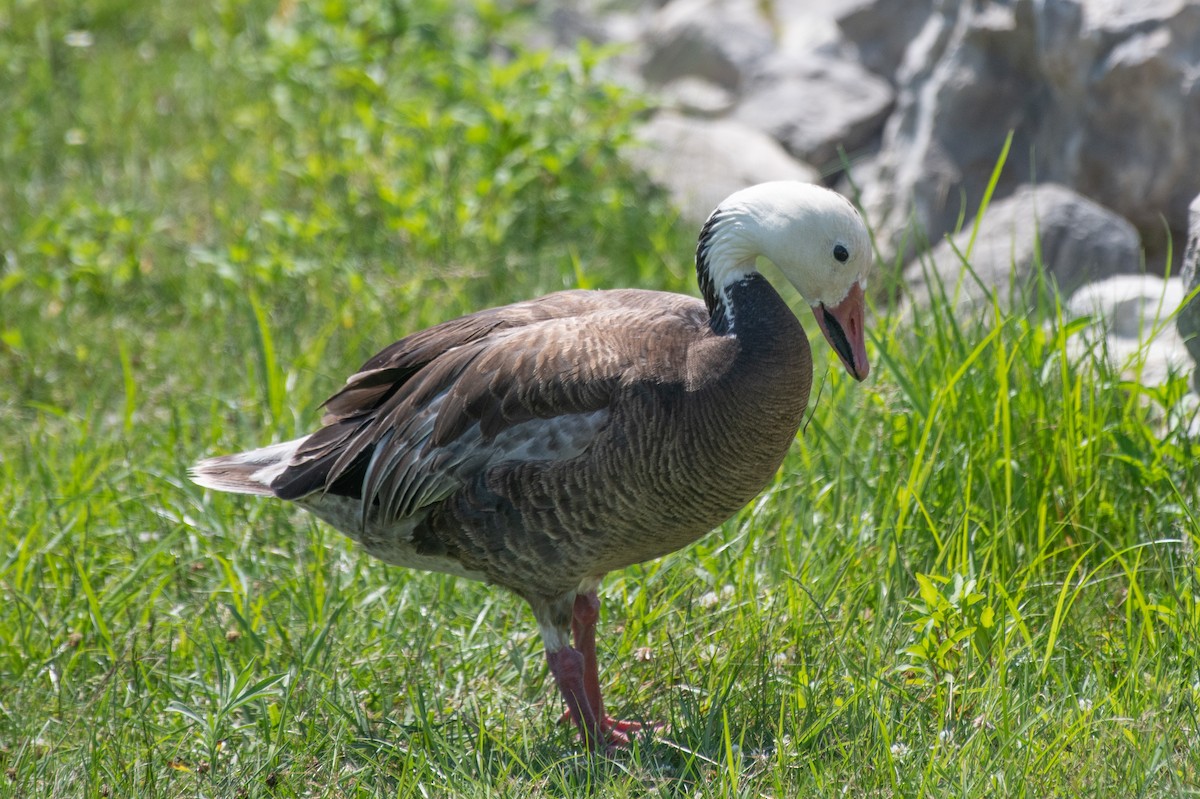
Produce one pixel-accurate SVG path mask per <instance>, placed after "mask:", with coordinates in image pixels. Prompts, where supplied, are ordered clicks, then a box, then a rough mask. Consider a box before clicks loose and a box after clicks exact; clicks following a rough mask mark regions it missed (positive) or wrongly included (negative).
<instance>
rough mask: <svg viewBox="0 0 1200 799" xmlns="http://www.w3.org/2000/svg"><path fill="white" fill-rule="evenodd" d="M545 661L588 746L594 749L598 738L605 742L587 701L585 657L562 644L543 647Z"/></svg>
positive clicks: (597, 718) (597, 743)
mask: <svg viewBox="0 0 1200 799" xmlns="http://www.w3.org/2000/svg"><path fill="white" fill-rule="evenodd" d="M546 662H547V663H549V664H550V673H551V674H553V675H554V682H555V683H557V684H558V690H559V691H560V692H561V693H562V695H563V699H565V700H566V702H567V713H568V715H570V717H571V718H572V719H573V720H574V722H575V726H577V727H579V734H580V735H582V736H583V740H584V743H586V744H587V746H588V748H589V749H592V750H597V749H599V748H600V746H601V741H604V742H605V743H607V742H608V736H607V735H606V734H605V732H604V729H603V727H602V726H601V724H600V717H599V715H598V714H597V713H596V712H595V711H594V710H592V706H591V703H590V702H589V701H588V697H587V688H586V686H585V680H584V676H583V675H584V670H585V669H584V658H583V655H581V654H580V653H579V652H578V651H577V650H574V649H572V648H571V647H569V646H564V647H563V648H562V649H560V650H558V651H557V652H551V651H550V650H546Z"/></svg>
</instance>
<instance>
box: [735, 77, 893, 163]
mask: <svg viewBox="0 0 1200 799" xmlns="http://www.w3.org/2000/svg"><path fill="white" fill-rule="evenodd" d="M892 101H893V92H892V89H891V86H889V85H888V83H887V81H885V80H883V79H881V78H879V77H876V76H875V75H872V74H871V73H870V72H867V71H866V70H865V69H863V68H862V67H861V66H859V65H858V64H856V63H855V62H853V61H849V60H846V59H843V58H838V57H833V56H830V55H813V54H809V55H802V56H787V57H785V56H777V57H773V58H772V59H770V60H769V61H768V63H767V64H766V65H765V66H764V68H763V69H762V70H761V71H760V72H759V73H758V74H757V75H756V76H755V77H754V79H753V82H752V84H751V85H750V86H749V87H748V88H747V90H746V92H745V94H744V96H743V99H742V102H741V103H740V104H739V105H738V108H737V111H736V114H735V115H736V117H737V118H738V119H739V120H741V121H743V122H745V123H746V124H748V125H752V126H753V127H756V128H758V129H760V130H764V131H766V132H767V133H769V134H771V135H772V136H774V137H775V139H777V140H778V141H779V142H780V143H781V144H783V146H784V147H785V148H786V149H787V150H788V152H790V153H792V154H793V155H795V156H796V157H797V158H800V159H802V160H804V161H808V162H809V163H812V164H815V165H816V166H817V167H819V168H822V170H823V171H825V172H829V171H839V170H838V161H839V157H838V147H839V146H840V147H842V148H844V149H845V150H846V152H847V153H853V152H855V151H858V150H860V149H861V148H863V147H865V146H866V145H868V143H870V142H872V141H874V140H876V139H878V137H879V135H880V133H881V132H882V130H883V123H884V120H885V119H886V118H887V114H888V111H890V110H891V107H892ZM827 167H832V169H830V168H827Z"/></svg>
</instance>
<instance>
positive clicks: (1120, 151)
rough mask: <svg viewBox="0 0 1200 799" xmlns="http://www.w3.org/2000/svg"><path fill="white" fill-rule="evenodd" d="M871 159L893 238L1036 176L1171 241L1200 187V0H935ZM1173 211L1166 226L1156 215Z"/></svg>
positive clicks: (868, 185)
mask: <svg viewBox="0 0 1200 799" xmlns="http://www.w3.org/2000/svg"><path fill="white" fill-rule="evenodd" d="M896 78H897V85H898V93H897V100H896V111H895V112H894V113H893V114H892V116H891V118H890V119H889V121H888V123H887V125H886V126H885V128H884V134H883V141H882V145H881V148H880V157H879V159H878V162H877V164H876V167H875V168H874V169H872V170H866V171H864V174H862V175H859V174H857V173H856V175H855V177H856V179H857V180H858V182H859V183H860V184H862V185H863V186H864V196H863V202H864V204H865V206H866V207H867V210H868V213H869V214H870V215H871V217H872V219H874V220H876V222H877V224H878V227H879V230H878V232H879V234H880V238H881V239H882V245H883V248H884V250H885V252H888V251H889V250H890V249H895V248H897V247H898V246H899V243H900V241H901V240H902V239H903V237H904V234H905V229H906V228H907V225H908V223H909V221H910V220H913V221H915V222H916V223H917V224H918V226H920V227H922V228H924V230H925V231H926V233H927V235H928V236H929V237H930V238H931V239H937V238H939V237H940V236H942V235H943V234H944V233H945V232H947V231H948V230H950V229H951V228H952V227H953V226H954V224H955V222H956V220H957V219H958V218H959V216H960V214H961V213H964V212H965V213H966V214H967V215H971V214H973V213H974V210H975V205H976V204H977V203H978V202H979V200H980V198H981V197H982V195H983V189H984V187H985V186H986V185H987V182H988V179H989V176H990V175H991V173H992V170H993V168H994V166H995V164H996V161H997V158H998V156H999V154H1000V152H1001V148H1002V146H1003V142H1004V138H1005V136H1006V135H1007V134H1008V132H1009V131H1010V130H1011V131H1013V144H1012V148H1011V151H1010V153H1009V156H1008V162H1007V165H1006V168H1005V171H1004V173H1003V174H1002V176H1001V180H1000V183H999V186H998V189H997V192H998V195H997V196H1000V197H1003V196H1005V195H1006V194H1008V193H1010V192H1011V191H1013V190H1015V188H1016V186H1017V185H1018V183H1019V182H1020V181H1023V180H1025V179H1026V178H1027V177H1028V176H1030V175H1035V176H1036V178H1037V180H1038V181H1041V182H1056V183H1062V184H1065V185H1069V186H1071V187H1072V188H1074V189H1076V190H1078V191H1079V192H1081V193H1083V194H1085V195H1087V196H1088V197H1091V198H1092V199H1094V200H1096V201H1097V202H1099V203H1101V204H1103V205H1104V206H1105V207H1107V208H1110V209H1112V210H1114V211H1116V212H1117V213H1119V214H1121V215H1122V216H1124V217H1126V218H1128V219H1130V220H1131V221H1132V222H1133V223H1134V224H1135V226H1136V227H1138V229H1139V231H1140V232H1141V234H1142V237H1143V240H1144V241H1145V242H1146V243H1147V246H1148V247H1149V248H1150V250H1151V252H1150V258H1151V259H1155V258H1158V257H1160V256H1161V255H1162V253H1163V251H1164V249H1165V247H1164V245H1165V242H1166V240H1167V235H1168V232H1169V233H1170V234H1171V235H1173V236H1174V237H1175V238H1176V239H1179V238H1182V236H1183V234H1184V230H1185V226H1186V208H1187V203H1188V201H1189V200H1190V199H1191V198H1192V197H1193V196H1194V195H1195V194H1196V192H1197V191H1200V169H1197V168H1196V165H1197V164H1200V136H1196V135H1195V134H1194V131H1196V130H1200V2H1196V0H1190V1H1189V0H1153V1H1152V2H1143V1H1142V0H1106V2H1097V1H1095V0H1039V2H1032V0H1009V2H993V3H941V4H938V5H937V7H936V8H935V10H934V12H933V13H931V14H930V15H929V16H928V18H927V19H926V21H925V25H924V27H923V28H922V29H921V31H920V32H919V33H918V34H917V36H916V37H915V38H914V39H913V41H912V43H911V44H910V45H909V47H908V48H907V50H906V51H905V56H904V60H903V62H902V64H901V66H900V68H899V70H898V72H897V73H896ZM1164 218H1165V219H1166V221H1167V225H1166V229H1164V225H1163V224H1162V220H1163V219H1164Z"/></svg>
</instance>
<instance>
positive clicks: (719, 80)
mask: <svg viewBox="0 0 1200 799" xmlns="http://www.w3.org/2000/svg"><path fill="white" fill-rule="evenodd" d="M643 46H644V47H645V48H646V58H645V61H644V62H643V65H642V74H643V75H644V76H645V78H646V79H647V80H648V81H650V82H652V83H660V84H661V83H669V82H671V81H673V80H677V79H679V78H682V77H685V76H696V77H701V78H704V79H706V80H709V81H712V82H713V83H716V84H717V85H719V86H723V87H725V88H726V89H729V90H730V91H735V90H737V89H738V87H739V86H741V85H742V82H743V81H744V80H745V78H746V77H747V75H749V74H750V73H752V72H753V71H754V70H755V69H756V67H757V65H758V63H759V62H760V61H761V60H762V59H763V58H765V57H766V56H767V55H768V54H770V53H771V51H772V50H774V49H775V46H776V42H775V31H774V29H773V28H772V26H771V22H770V20H769V19H767V18H766V17H765V16H764V15H763V14H762V13H761V12H760V10H759V5H758V3H757V1H756V0H672V2H670V3H668V4H667V5H665V6H664V7H663V8H661V9H659V11H658V12H657V13H656V14H655V15H654V18H653V20H652V22H651V25H650V29H649V31H648V33H647V35H646V37H645V39H644V41H643Z"/></svg>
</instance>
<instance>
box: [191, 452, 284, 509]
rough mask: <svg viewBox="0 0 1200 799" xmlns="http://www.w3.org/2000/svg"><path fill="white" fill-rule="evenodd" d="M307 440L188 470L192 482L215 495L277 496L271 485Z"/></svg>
mask: <svg viewBox="0 0 1200 799" xmlns="http://www.w3.org/2000/svg"><path fill="white" fill-rule="evenodd" d="M304 441H305V439H303V438H297V439H295V440H294V441H284V442H283V443H281V444H272V445H271V446H269V447H263V448H262V449H252V450H250V451H249V452H239V453H237V454H235V455H221V456H219V457H216V458H206V459H205V460H202V461H198V462H197V463H196V464H195V465H194V466H192V468H191V469H190V470H189V472H188V475H189V476H190V477H191V478H192V482H194V483H196V484H197V485H201V486H204V487H205V488H212V489H214V490H216V491H229V492H232V493H234V494H260V495H262V496H268V497H269V496H274V494H275V492H274V491H272V490H271V483H273V482H275V479H276V478H277V477H279V475H280V474H282V473H283V471H284V470H285V469H286V468H287V467H288V465H289V464H290V463H291V461H292V456H293V455H295V454H296V450H298V449H299V448H300V445H301V444H303V443H304Z"/></svg>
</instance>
